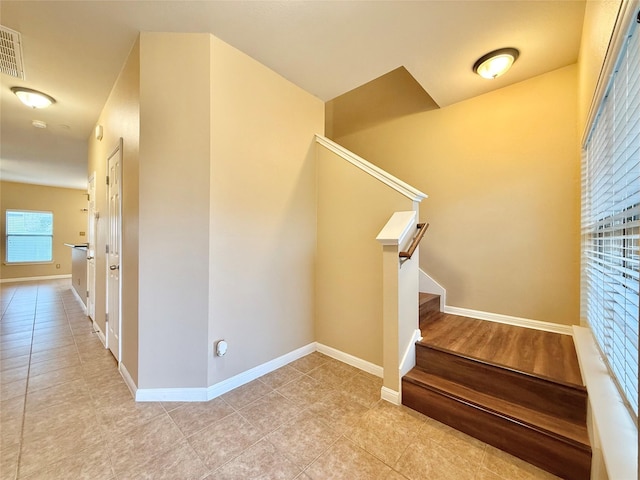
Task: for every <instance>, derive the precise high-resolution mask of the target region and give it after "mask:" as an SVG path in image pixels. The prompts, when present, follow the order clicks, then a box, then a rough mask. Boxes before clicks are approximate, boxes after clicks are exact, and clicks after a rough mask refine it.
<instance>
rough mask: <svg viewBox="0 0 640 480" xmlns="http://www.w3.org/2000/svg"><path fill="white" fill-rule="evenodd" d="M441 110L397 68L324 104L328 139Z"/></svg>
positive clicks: (412, 80) (408, 76) (408, 74)
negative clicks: (398, 119) (394, 120)
mask: <svg viewBox="0 0 640 480" xmlns="http://www.w3.org/2000/svg"><path fill="white" fill-rule="evenodd" d="M438 108H440V107H439V106H438V105H437V104H436V102H435V101H434V100H433V99H432V98H431V96H430V95H429V94H428V93H427V92H426V91H425V90H424V89H423V88H422V86H421V85H420V84H419V83H418V82H417V81H416V80H415V78H413V77H412V76H411V74H410V73H409V72H408V71H407V69H406V68H404V67H398V68H396V69H395V70H392V71H390V72H389V73H386V74H384V75H382V76H381V77H378V78H376V79H375V80H372V81H370V82H369V83H365V84H364V85H362V86H360V87H358V88H355V89H353V90H351V91H350V92H347V93H345V94H343V95H340V96H339V97H336V98H334V99H333V100H330V101H328V102H327V103H326V104H325V132H326V136H327V137H329V138H330V139H335V138H337V137H341V136H343V135H348V134H350V133H355V132H357V131H360V130H363V129H365V128H369V127H373V126H375V125H378V124H380V123H384V122H388V121H389V120H393V119H395V118H400V117H404V116H407V115H411V114H413V113H420V112H426V111H429V110H436V109H438Z"/></svg>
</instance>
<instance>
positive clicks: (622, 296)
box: [582, 22, 640, 417]
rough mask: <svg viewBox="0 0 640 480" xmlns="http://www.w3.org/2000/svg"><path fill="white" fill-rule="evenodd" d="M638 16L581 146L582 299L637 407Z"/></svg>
mask: <svg viewBox="0 0 640 480" xmlns="http://www.w3.org/2000/svg"><path fill="white" fill-rule="evenodd" d="M639 30H640V29H639V28H638V25H637V23H636V22H634V23H633V25H632V27H631V29H630V31H629V33H628V36H627V38H626V40H625V42H624V44H623V46H622V49H621V51H620V55H619V58H618V60H617V63H616V67H615V70H614V74H613V75H612V77H611V80H610V82H609V85H608V87H607V89H606V91H605V95H604V98H603V100H602V102H601V104H600V106H599V110H598V113H597V115H596V117H595V120H594V122H593V125H592V127H591V131H590V134H589V136H588V138H587V142H586V145H585V148H584V151H583V163H582V269H583V271H582V280H583V284H582V306H583V315H585V317H586V319H587V321H588V323H589V325H590V326H591V328H592V330H593V332H594V335H595V337H596V340H597V342H598V344H599V347H600V349H601V351H602V353H603V354H604V356H605V360H606V362H607V363H608V365H609V368H610V369H611V371H612V373H613V375H614V378H615V379H616V381H617V383H618V385H619V387H620V389H621V391H622V392H623V394H624V397H625V398H626V400H627V401H628V403H629V407H630V409H631V410H632V411H633V412H634V413H635V415H636V417H637V415H638V312H639V306H638V305H639V302H638V291H639V290H640V288H639V270H640V269H639V264H640V250H639V246H638V239H639V238H640V33H639Z"/></svg>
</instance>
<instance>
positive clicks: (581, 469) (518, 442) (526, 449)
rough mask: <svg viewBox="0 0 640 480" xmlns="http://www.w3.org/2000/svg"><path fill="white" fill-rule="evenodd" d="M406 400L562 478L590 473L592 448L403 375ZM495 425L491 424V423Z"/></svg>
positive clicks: (584, 476)
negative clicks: (409, 379) (413, 380)
mask: <svg viewBox="0 0 640 480" xmlns="http://www.w3.org/2000/svg"><path fill="white" fill-rule="evenodd" d="M402 403H403V404H404V405H406V406H407V407H409V408H412V409H414V410H417V411H419V412H421V413H423V414H425V415H427V416H430V417H432V418H434V419H436V420H438V421H441V422H442V423H445V424H447V425H449V426H451V427H453V428H455V429H457V430H460V431H462V432H464V433H467V434H469V435H471V436H473V437H475V438H477V439H479V440H482V441H484V442H486V443H488V444H490V445H493V446H494V447H496V448H499V449H501V450H503V451H505V452H508V453H510V454H512V455H515V456H517V457H519V458H521V459H523V460H525V461H527V462H529V463H531V464H533V465H536V466H538V467H540V468H542V469H544V470H546V471H549V472H551V473H553V474H555V475H558V476H560V477H562V478H566V479H571V480H587V479H589V477H590V468H591V448H590V447H589V446H588V445H576V444H575V443H574V442H571V441H569V442H568V441H565V439H562V438H558V437H557V436H555V435H548V434H547V433H546V431H545V430H541V429H536V428H531V427H530V426H529V425H528V424H526V423H522V422H516V421H513V420H512V419H511V418H510V417H509V416H504V415H496V413H494V412H493V411H491V410H489V409H486V408H483V407H482V406H478V405H475V404H474V403H470V402H468V401H467V402H464V401H460V400H459V399H457V398H456V397H455V396H450V395H443V394H442V393H441V392H439V391H437V390H433V389H429V388H425V387H424V386H422V385H419V384H416V383H414V382H411V381H408V379H407V377H405V378H404V379H403V400H402ZM489 424H490V425H491V428H487V425H489Z"/></svg>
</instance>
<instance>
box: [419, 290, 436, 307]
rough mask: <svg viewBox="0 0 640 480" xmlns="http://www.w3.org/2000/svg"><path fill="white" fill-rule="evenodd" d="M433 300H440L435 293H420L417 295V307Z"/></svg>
mask: <svg viewBox="0 0 640 480" xmlns="http://www.w3.org/2000/svg"><path fill="white" fill-rule="evenodd" d="M435 298H440V295H438V294H437V293H425V292H420V293H419V294H418V305H423V304H425V303H427V302H429V301H431V300H433V299H435Z"/></svg>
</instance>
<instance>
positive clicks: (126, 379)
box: [118, 362, 138, 400]
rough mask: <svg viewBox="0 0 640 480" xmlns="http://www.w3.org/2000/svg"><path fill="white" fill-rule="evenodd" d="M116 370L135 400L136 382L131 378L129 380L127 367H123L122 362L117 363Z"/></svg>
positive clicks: (129, 375)
mask: <svg viewBox="0 0 640 480" xmlns="http://www.w3.org/2000/svg"><path fill="white" fill-rule="evenodd" d="M118 370H119V371H120V375H121V376H122V378H123V379H124V383H126V384H127V387H129V391H130V392H131V394H132V395H133V398H136V393H137V391H138V387H137V386H136V382H134V381H133V378H131V374H130V373H129V370H127V367H125V366H124V364H123V363H122V362H118ZM136 400H137V398H136Z"/></svg>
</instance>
